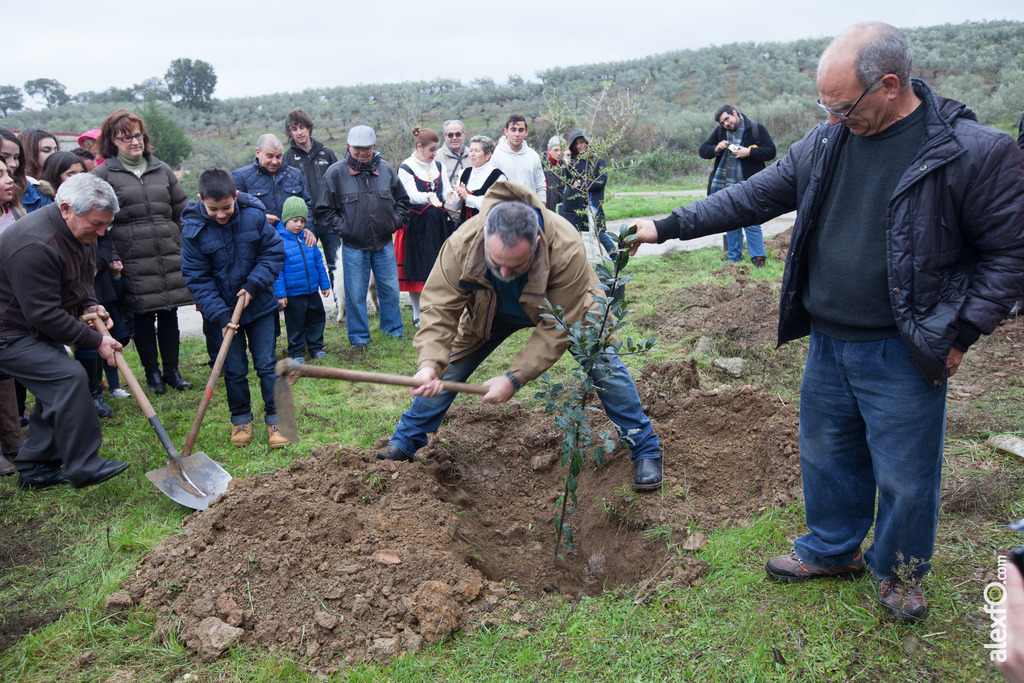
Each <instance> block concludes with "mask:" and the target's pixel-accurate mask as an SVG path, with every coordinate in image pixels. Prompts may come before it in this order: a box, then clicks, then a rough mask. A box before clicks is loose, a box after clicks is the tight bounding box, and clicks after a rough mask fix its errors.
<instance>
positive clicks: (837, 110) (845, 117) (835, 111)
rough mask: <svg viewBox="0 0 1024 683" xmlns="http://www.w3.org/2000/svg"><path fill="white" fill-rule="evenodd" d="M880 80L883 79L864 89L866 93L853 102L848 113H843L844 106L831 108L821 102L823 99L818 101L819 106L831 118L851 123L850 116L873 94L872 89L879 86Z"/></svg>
mask: <svg viewBox="0 0 1024 683" xmlns="http://www.w3.org/2000/svg"><path fill="white" fill-rule="evenodd" d="M880 80H882V79H881V78H878V79H876V80H875V81H874V82H872V83H871V85H869V86H868V87H866V88H864V92H862V93H861V94H860V97H858V98H857V99H856V100H854V101H853V104H851V105H850V108H849V109H847V110H846V111H842V109H843V108H844V107H843V106H829V105H827V104H825V103H823V102H822V101H821V98H819V99H818V102H817V104H818V106H819V107H821V110H822V111H824V112H825V113H826V114H828V115H829V116H835V117H836V118H837V119H840V120H842V121H849V120H850V115H851V114H853V110H854V109H856V108H857V105H858V104H860V101H861V100H863V99H864V96H865V95H867V94H868V93H869V92H871V89H872V88H874V87H875V84H877V83H878V81H880Z"/></svg>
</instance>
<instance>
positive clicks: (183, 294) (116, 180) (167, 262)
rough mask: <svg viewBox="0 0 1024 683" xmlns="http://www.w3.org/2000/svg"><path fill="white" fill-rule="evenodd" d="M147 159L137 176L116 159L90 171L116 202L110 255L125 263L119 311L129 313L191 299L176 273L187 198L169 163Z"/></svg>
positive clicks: (179, 270)
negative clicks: (112, 189) (122, 298)
mask: <svg viewBox="0 0 1024 683" xmlns="http://www.w3.org/2000/svg"><path fill="white" fill-rule="evenodd" d="M146 159H147V160H148V166H147V168H146V172H145V173H143V174H142V177H141V178H139V177H138V176H136V175H135V174H134V173H132V172H131V171H129V170H128V169H126V168H125V167H124V166H123V165H122V164H121V162H120V161H118V159H117V157H112V158H110V159H107V160H106V162H104V163H102V164H100V165H99V166H97V167H96V168H94V169H93V170H92V171H90V173H94V174H95V175H98V176H99V177H100V178H103V179H104V180H106V181H107V182H108V183H110V185H111V187H113V188H114V192H115V193H116V194H117V201H118V204H120V205H121V210H120V211H118V212H117V213H116V214H115V215H114V222H113V223H111V225H110V239H111V240H112V241H113V253H112V254H111V255H110V259H111V260H120V261H121V263H123V264H124V270H123V271H121V272H122V275H123V277H124V309H125V310H126V311H128V312H130V313H151V312H153V311H166V310H171V309H174V308H177V307H178V306H184V305H186V304H190V303H192V296H191V295H190V294H189V293H188V289H187V288H186V287H185V280H184V279H182V277H181V226H180V219H181V211H182V209H184V208H185V204H186V203H187V202H188V197H187V196H186V195H185V190H183V189H181V184H180V183H178V178H177V177H176V176H175V175H174V171H173V170H171V167H170V166H168V165H167V164H165V163H164V162H162V161H160V160H159V159H157V158H156V157H155V156H153V155H151V154H150V155H148V156H147V157H146Z"/></svg>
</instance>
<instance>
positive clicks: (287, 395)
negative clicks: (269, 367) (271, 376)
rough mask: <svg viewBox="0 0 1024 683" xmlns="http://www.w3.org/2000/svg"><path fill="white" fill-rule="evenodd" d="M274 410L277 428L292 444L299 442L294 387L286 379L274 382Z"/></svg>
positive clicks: (279, 378)
mask: <svg viewBox="0 0 1024 683" xmlns="http://www.w3.org/2000/svg"><path fill="white" fill-rule="evenodd" d="M274 410H275V412H276V413H277V428H278V429H280V430H281V434H283V435H284V437H285V438H286V439H288V440H289V441H291V442H292V443H298V442H299V423H298V420H297V419H296V417H295V397H294V396H293V395H292V385H291V384H290V383H289V382H288V380H287V378H285V377H280V376H279V377H278V378H277V381H275V382H274Z"/></svg>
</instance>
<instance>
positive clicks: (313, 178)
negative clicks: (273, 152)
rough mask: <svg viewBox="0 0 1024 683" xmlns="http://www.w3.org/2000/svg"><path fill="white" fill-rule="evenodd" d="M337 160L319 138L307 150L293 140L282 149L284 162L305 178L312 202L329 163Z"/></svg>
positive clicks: (318, 191) (335, 155)
mask: <svg viewBox="0 0 1024 683" xmlns="http://www.w3.org/2000/svg"><path fill="white" fill-rule="evenodd" d="M337 161H338V155H337V154H335V153H334V150H333V149H331V148H330V147H325V146H324V143H322V142H320V141H319V140H313V142H312V144H311V145H310V146H309V151H308V152H307V151H306V150H304V149H302V148H301V147H299V146H298V145H296V144H295V141H294V140H293V141H292V144H291V145H290V146H289V147H288V149H286V150H285V151H284V163H286V164H288V165H289V166H292V167H294V168H297V169H299V170H300V171H302V177H303V178H305V180H306V191H307V192H308V193H309V196H310V198H311V199H312V201H313V203H314V204H315V203H316V198H317V196H319V194H320V183H321V182H322V181H323V179H324V174H325V173H327V169H328V168H330V166H331V164H334V163H337ZM309 217H310V219H312V218H313V214H312V213H310V214H309ZM314 232H316V231H315V230H314Z"/></svg>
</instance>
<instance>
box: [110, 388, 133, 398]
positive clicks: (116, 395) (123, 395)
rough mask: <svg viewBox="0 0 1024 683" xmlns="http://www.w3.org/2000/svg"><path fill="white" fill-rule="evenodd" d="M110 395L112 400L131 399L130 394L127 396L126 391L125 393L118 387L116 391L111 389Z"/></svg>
mask: <svg viewBox="0 0 1024 683" xmlns="http://www.w3.org/2000/svg"><path fill="white" fill-rule="evenodd" d="M110 395H111V396H113V397H114V398H131V397H132V395H131V394H129V393H128V392H127V391H125V390H124V389H122V388H121V387H118V388H117V389H111V390H110Z"/></svg>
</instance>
